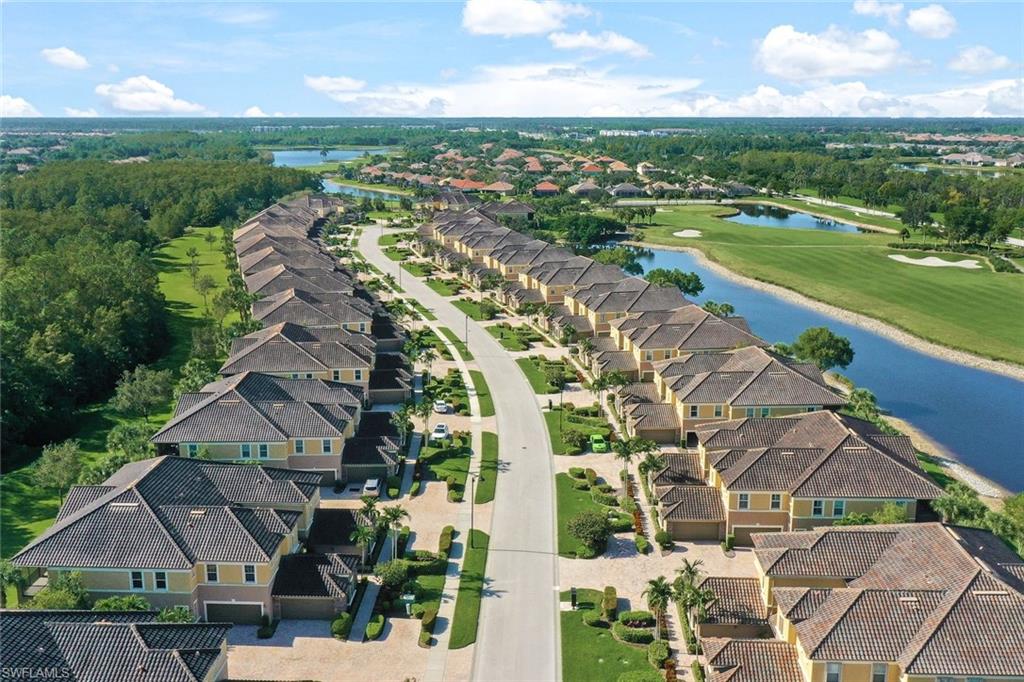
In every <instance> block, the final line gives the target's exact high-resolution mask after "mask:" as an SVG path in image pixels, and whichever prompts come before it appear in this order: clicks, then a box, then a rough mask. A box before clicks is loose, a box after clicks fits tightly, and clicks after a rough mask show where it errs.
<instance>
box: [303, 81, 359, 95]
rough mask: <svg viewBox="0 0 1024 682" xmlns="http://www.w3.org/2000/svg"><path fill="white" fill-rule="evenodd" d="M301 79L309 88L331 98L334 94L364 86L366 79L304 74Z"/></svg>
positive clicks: (353, 90)
mask: <svg viewBox="0 0 1024 682" xmlns="http://www.w3.org/2000/svg"><path fill="white" fill-rule="evenodd" d="M303 81H304V82H305V84H306V87H307V88H309V89H310V90H316V91H317V92H320V93H323V94H325V95H327V96H328V97H331V98H332V99H333V98H334V97H335V96H336V95H339V94H340V95H344V94H346V93H350V92H357V91H359V90H362V89H363V88H364V87H366V81H361V80H359V79H357V78H350V77H348V76H304V77H303Z"/></svg>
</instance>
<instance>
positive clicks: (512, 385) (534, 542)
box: [359, 230, 561, 682]
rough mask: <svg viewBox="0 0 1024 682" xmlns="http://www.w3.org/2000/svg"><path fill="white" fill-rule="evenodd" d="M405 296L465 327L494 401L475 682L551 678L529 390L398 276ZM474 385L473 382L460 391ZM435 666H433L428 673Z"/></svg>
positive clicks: (551, 609)
mask: <svg viewBox="0 0 1024 682" xmlns="http://www.w3.org/2000/svg"><path fill="white" fill-rule="evenodd" d="M379 236H380V234H379V230H364V231H363V233H362V235H361V236H360V239H359V250H360V251H361V252H362V254H363V256H364V257H365V258H366V260H367V261H368V262H370V263H372V264H373V265H374V266H375V267H377V268H379V269H380V270H382V271H383V272H384V273H386V274H390V275H393V276H395V277H397V275H398V269H399V265H398V263H396V262H395V261H392V260H391V259H389V258H387V257H386V256H385V255H384V254H383V253H382V252H381V249H380V247H379V246H378V245H377V239H378V238H379ZM402 287H403V288H404V289H405V291H406V296H407V297H409V298H413V299H415V300H417V301H419V302H420V303H421V304H422V305H424V306H426V307H427V308H429V309H431V311H432V312H433V313H434V314H435V315H436V316H437V318H438V322H439V323H440V324H443V325H445V326H447V327H448V328H449V329H452V330H455V331H456V333H457V332H458V331H461V330H464V329H466V328H467V327H468V343H467V345H468V347H469V349H470V351H471V352H472V353H473V355H474V356H475V358H476V364H477V366H478V367H479V368H480V370H481V372H483V374H484V378H485V379H486V380H487V383H488V385H489V387H490V391H491V395H492V398H493V400H494V405H495V411H496V417H497V429H496V430H497V433H498V442H499V451H500V453H501V459H502V462H503V470H502V473H501V475H500V477H499V479H498V494H497V496H496V499H495V502H494V510H493V516H492V522H491V523H492V525H491V540H490V551H489V553H488V559H487V584H486V586H485V594H484V599H483V602H482V606H481V612H480V626H479V630H478V633H477V644H476V649H475V654H474V663H473V679H479V680H488V682H491V681H494V682H501V681H502V680H519V681H521V680H543V681H545V682H547V681H550V680H557V679H559V678H560V677H561V662H560V651H559V630H558V562H557V557H556V553H555V510H554V469H553V461H552V453H551V444H550V441H549V440H548V438H547V435H546V431H545V426H544V419H543V415H542V414H541V411H540V407H539V406H538V405H537V400H536V398H535V396H534V393H533V390H532V389H531V388H530V385H529V384H528V383H527V381H526V378H525V377H524V376H523V375H522V373H521V372H520V370H519V367H518V366H517V365H516V363H515V361H514V360H513V359H512V357H511V356H510V355H509V354H508V352H507V351H505V350H504V349H503V348H502V347H501V346H500V345H499V344H498V342H497V341H495V340H494V338H493V337H492V336H491V335H490V334H488V333H487V331H486V330H485V329H484V328H483V327H481V326H480V325H478V324H477V323H475V322H473V321H470V322H469V323H468V325H467V323H466V317H465V315H464V314H463V313H462V312H461V311H459V310H458V309H457V308H455V307H454V306H453V305H451V303H449V302H448V301H447V300H446V299H444V298H443V297H441V296H440V295H439V294H437V293H436V292H434V291H433V290H432V289H430V288H429V287H427V286H426V285H425V284H423V282H422V281H420V280H418V279H416V278H413V277H411V276H409V277H403V279H402ZM467 385H468V386H469V387H472V382H469V383H468V384H467ZM431 667H433V666H431Z"/></svg>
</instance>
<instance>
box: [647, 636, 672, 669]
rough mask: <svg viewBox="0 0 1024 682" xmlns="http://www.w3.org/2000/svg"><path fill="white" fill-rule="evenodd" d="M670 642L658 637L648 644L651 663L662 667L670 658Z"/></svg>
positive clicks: (656, 666)
mask: <svg viewBox="0 0 1024 682" xmlns="http://www.w3.org/2000/svg"><path fill="white" fill-rule="evenodd" d="M670 653H671V652H669V649H668V642H666V641H665V640H663V639H656V640H654V641H653V642H651V643H650V644H648V645H647V660H648V661H650V663H651V665H653V666H654V667H655V668H660V667H661V666H662V665H664V664H665V661H666V660H668V657H669V654H670Z"/></svg>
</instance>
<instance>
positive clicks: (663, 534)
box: [654, 530, 672, 549]
mask: <svg viewBox="0 0 1024 682" xmlns="http://www.w3.org/2000/svg"><path fill="white" fill-rule="evenodd" d="M654 541H655V542H657V543H658V546H659V547H661V548H662V549H670V548H671V547H672V534H671V533H669V532H668V531H667V530H659V531H658V532H657V533H655V534H654Z"/></svg>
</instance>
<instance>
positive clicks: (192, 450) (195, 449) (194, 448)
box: [186, 443, 199, 457]
mask: <svg viewBox="0 0 1024 682" xmlns="http://www.w3.org/2000/svg"><path fill="white" fill-rule="evenodd" d="M186 449H187V450H188V456H189V457H195V456H196V455H198V454H199V445H198V444H197V443H189V444H188V445H187V446H186Z"/></svg>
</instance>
